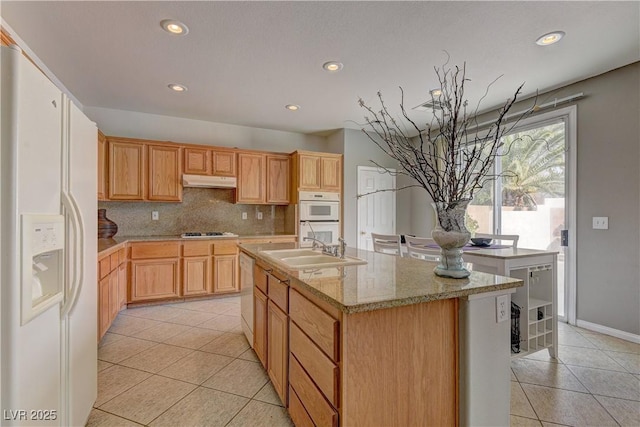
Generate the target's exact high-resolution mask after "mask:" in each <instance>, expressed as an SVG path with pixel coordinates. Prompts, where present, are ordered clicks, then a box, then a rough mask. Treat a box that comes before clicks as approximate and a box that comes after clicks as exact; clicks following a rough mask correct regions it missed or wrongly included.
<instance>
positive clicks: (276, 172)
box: [266, 155, 291, 205]
mask: <svg viewBox="0 0 640 427" xmlns="http://www.w3.org/2000/svg"><path fill="white" fill-rule="evenodd" d="M266 160H267V177H266V180H267V184H266V185H267V189H266V192H267V200H266V202H267V203H271V204H276V205H286V204H289V194H290V178H289V177H290V172H289V169H290V167H289V165H290V163H291V159H290V158H289V156H276V155H267V157H266Z"/></svg>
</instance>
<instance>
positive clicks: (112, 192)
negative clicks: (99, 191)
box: [108, 141, 145, 200]
mask: <svg viewBox="0 0 640 427" xmlns="http://www.w3.org/2000/svg"><path fill="white" fill-rule="evenodd" d="M108 147H109V185H108V187H109V188H108V193H109V199H110V200H142V199H144V175H145V174H144V171H145V168H144V164H145V146H144V144H138V143H135V142H121V141H108Z"/></svg>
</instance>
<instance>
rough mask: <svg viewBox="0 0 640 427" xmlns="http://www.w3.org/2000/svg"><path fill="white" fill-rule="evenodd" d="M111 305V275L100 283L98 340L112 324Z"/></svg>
mask: <svg viewBox="0 0 640 427" xmlns="http://www.w3.org/2000/svg"><path fill="white" fill-rule="evenodd" d="M110 316H111V306H110V305H109V276H107V277H105V278H104V279H102V280H100V282H99V283H98V340H100V339H101V338H102V337H103V336H104V334H105V332H107V329H109V325H110V324H111V319H110Z"/></svg>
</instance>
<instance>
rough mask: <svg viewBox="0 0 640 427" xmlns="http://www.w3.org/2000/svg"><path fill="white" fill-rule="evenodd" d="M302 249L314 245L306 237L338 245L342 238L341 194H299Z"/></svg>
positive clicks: (303, 192) (300, 241) (305, 192)
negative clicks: (339, 239)
mask: <svg viewBox="0 0 640 427" xmlns="http://www.w3.org/2000/svg"><path fill="white" fill-rule="evenodd" d="M299 199H300V203H299V214H300V215H299V216H300V227H299V230H298V241H299V243H300V246H301V247H309V246H312V245H313V242H312V241H304V238H305V237H313V238H316V239H318V240H320V241H322V242H324V243H326V244H331V245H334V244H337V243H338V238H339V237H340V194H338V193H320V192H318V193H316V192H311V191H301V192H300V194H299Z"/></svg>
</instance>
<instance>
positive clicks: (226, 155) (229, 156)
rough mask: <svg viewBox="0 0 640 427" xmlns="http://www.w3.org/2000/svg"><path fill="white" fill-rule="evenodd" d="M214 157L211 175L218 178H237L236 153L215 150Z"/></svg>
mask: <svg viewBox="0 0 640 427" xmlns="http://www.w3.org/2000/svg"><path fill="white" fill-rule="evenodd" d="M211 156H212V170H211V174H212V175H216V176H236V173H237V172H236V153H235V151H218V150H214V151H212V153H211Z"/></svg>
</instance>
